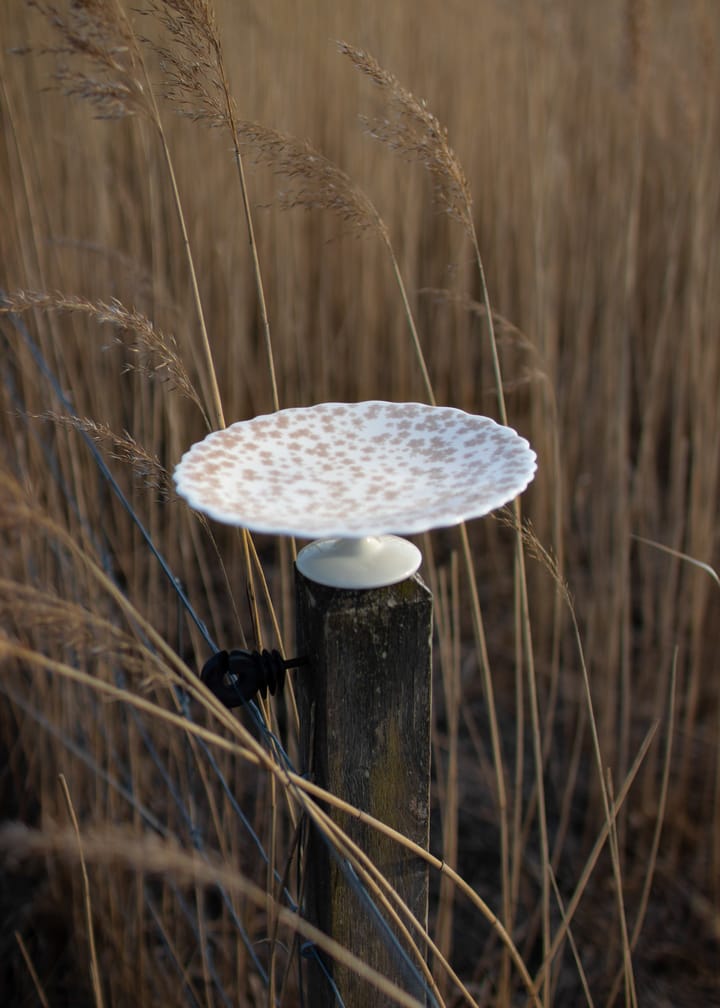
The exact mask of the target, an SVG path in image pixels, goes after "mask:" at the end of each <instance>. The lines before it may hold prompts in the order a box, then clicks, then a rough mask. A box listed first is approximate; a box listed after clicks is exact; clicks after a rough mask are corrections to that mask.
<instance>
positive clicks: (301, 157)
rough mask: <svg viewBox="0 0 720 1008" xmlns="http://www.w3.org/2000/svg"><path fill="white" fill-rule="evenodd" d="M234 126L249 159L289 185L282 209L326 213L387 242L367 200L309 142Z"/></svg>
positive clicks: (384, 230) (249, 125) (248, 124)
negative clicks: (379, 235) (377, 234)
mask: <svg viewBox="0 0 720 1008" xmlns="http://www.w3.org/2000/svg"><path fill="white" fill-rule="evenodd" d="M236 126H237V132H238V136H239V137H240V140H241V142H242V144H243V145H244V146H246V147H247V148H248V150H249V152H250V154H251V157H252V158H253V160H254V161H255V162H256V163H257V164H262V165H267V166H268V167H269V168H270V169H271V171H272V172H274V173H275V174H277V175H282V176H283V177H284V178H286V179H288V180H289V182H290V183H291V187H290V188H289V189H287V190H285V191H283V192H281V193H280V202H281V205H282V206H283V207H284V208H286V209H290V208H292V207H301V208H302V209H304V210H330V211H332V212H333V213H335V214H337V215H338V216H339V217H340V218H341V219H342V220H344V221H345V222H346V223H348V224H350V225H351V226H352V227H353V229H356V230H358V231H364V230H367V229H371V230H373V231H377V232H379V233H380V234H381V235H382V236H383V237H384V238H385V239H386V240H387V228H386V227H385V224H384V222H383V220H382V218H381V217H380V214H379V213H378V211H377V210H376V208H375V206H374V204H373V203H372V201H371V200H370V198H369V197H368V196H367V195H366V194H365V193H364V192H363V191H362V189H361V188H360V187H359V186H358V185H357V184H356V183H355V182H353V180H352V179H351V178H350V176H349V175H348V174H347V173H346V172H344V171H342V169H341V168H339V167H338V166H337V165H336V164H334V163H333V162H332V161H330V160H329V159H328V158H326V157H325V155H324V154H321V153H320V152H319V151H317V150H316V149H315V148H314V147H313V146H312V145H311V144H310V143H308V142H307V141H305V140H299V139H297V138H296V137H293V136H290V135H288V134H287V133H281V132H280V131H279V130H275V129H272V128H271V127H269V126H263V125H262V124H261V123H254V122H243V121H241V120H239V121H238V122H237V123H236Z"/></svg>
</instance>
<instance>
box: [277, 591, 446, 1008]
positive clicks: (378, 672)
mask: <svg viewBox="0 0 720 1008" xmlns="http://www.w3.org/2000/svg"><path fill="white" fill-rule="evenodd" d="M296 595H297V637H298V651H299V653H301V654H303V655H306V656H307V657H308V659H309V665H308V666H306V667H305V668H303V670H302V671H301V672H300V673H298V675H297V690H298V700H299V705H300V716H301V721H302V729H301V731H302V752H303V761H304V762H303V768H304V770H305V771H306V772H308V773H309V774H310V776H311V778H312V779H313V780H314V781H315V783H317V784H319V785H320V786H321V787H324V788H326V789H327V790H328V791H330V792H332V793H333V794H334V795H337V796H338V797H340V798H342V799H343V800H345V801H347V802H349V803H350V804H352V805H354V806H356V807H357V808H359V809H361V810H363V811H365V812H369V813H370V814H371V815H373V816H374V817H376V818H377V819H380V820H382V821H383V822H384V823H387V825H389V826H391V827H392V828H393V829H395V830H397V831H399V832H400V833H402V834H404V835H405V836H407V837H410V839H412V840H414V841H415V842H416V843H418V844H420V845H422V846H423V847H425V848H426V849H427V846H428V831H429V819H430V709H431V707H430V705H431V635H432V596H431V594H430V592H429V590H428V588H427V587H426V586H425V584H424V583H423V581H422V580H421V579H420V578H419V577H418V576H417V575H415V576H414V577H412V578H409V579H407V580H406V581H402V582H400V583H399V584H394V585H389V586H386V587H383V588H373V589H370V590H362V591H347V590H345V589H337V588H328V587H325V586H323V585H320V584H317V583H316V582H314V581H310V580H308V579H307V578H305V577H304V576H303V575H302V574H300V573H299V572H298V571H296ZM333 817H334V818H335V819H336V821H337V822H338V823H339V824H340V825H341V826H342V828H343V829H344V830H345V831H346V832H347V833H348V835H349V836H350V837H351V838H352V840H354V841H355V842H356V843H357V844H358V845H359V846H360V847H361V848H362V850H363V851H365V853H367V854H368V855H369V857H370V858H371V859H372V860H373V862H374V863H375V864H376V865H377V867H378V868H379V869H380V871H381V872H382V874H383V875H384V876H385V878H386V879H387V880H388V882H390V883H391V885H392V886H393V887H394V888H395V889H396V890H397V891H398V893H399V895H400V896H401V897H402V899H403V900H404V901H405V902H406V903H407V905H408V906H409V907H410V909H411V910H412V912H413V913H414V915H415V916H416V918H417V919H418V920H419V921H420V923H421V924H422V925H423V926H426V925H427V902H428V874H427V864H426V862H424V861H422V860H421V859H419V858H417V857H415V856H414V855H412V854H411V853H409V852H408V851H407V850H405V849H404V848H403V847H401V846H400V845H398V844H397V843H396V842H394V841H392V840H390V839H389V838H387V837H385V836H383V835H381V834H380V833H378V832H377V831H376V830H373V829H371V828H369V827H368V826H366V825H364V824H363V823H361V822H359V821H358V820H357V819H356V818H352V817H350V816H341V815H339V814H337V813H333ZM304 864H305V866H306V875H305V881H304V903H305V909H306V913H307V914H308V916H309V918H310V919H311V920H312V921H313V923H315V924H317V925H318V926H319V927H320V928H322V930H323V931H325V932H326V933H327V934H329V935H331V937H333V938H334V939H335V940H336V941H339V942H340V943H341V944H343V945H344V946H346V947H347V948H349V949H350V951H352V952H353V953H354V954H355V955H357V956H359V957H360V958H361V959H362V960H363V961H364V962H365V963H367V964H368V965H369V966H372V967H373V968H374V969H376V970H378V971H379V972H381V973H383V975H385V976H387V977H388V978H389V979H391V980H392V981H393V982H394V983H396V984H398V986H400V987H402V988H403V989H405V990H407V991H408V993H410V994H413V995H414V996H416V997H418V998H419V999H421V1000H424V989H423V986H422V984H421V983H419V982H418V980H417V977H414V976H413V971H412V970H409V969H408V968H407V965H406V964H404V963H403V961H402V957H401V956H400V955H399V954H398V952H397V950H395V949H393V947H392V942H391V940H390V939H389V937H388V936H387V935H383V934H382V932H381V930H379V928H378V923H377V921H376V920H375V919H374V915H373V913H372V912H371V911H370V909H369V907H368V906H367V905H366V904H364V903H363V901H362V899H361V898H360V897H359V896H358V894H357V892H355V891H353V887H352V886H350V885H348V882H347V880H346V878H345V876H344V875H343V873H342V871H341V870H340V867H339V865H338V862H337V861H336V859H334V858H333V857H332V856H331V854H330V852H329V850H328V847H327V845H326V843H325V842H324V840H323V839H322V837H320V836H319V835H318V834H317V832H316V831H315V830H314V829H310V830H309V833H308V839H307V847H306V851H305V858H304ZM327 966H328V967H329V969H330V971H331V973H332V976H333V980H334V982H335V984H336V985H337V987H338V990H339V992H340V994H341V996H342V998H343V1001H344V1004H345V1005H346V1006H347V1008H360V1006H366V1005H368V1004H372V1005H384V1004H385V1003H386V1001H385V1000H384V999H383V998H382V997H381V996H380V995H379V993H378V992H377V991H374V990H371V989H370V988H369V987H368V985H367V983H366V982H365V981H363V980H360V979H359V978H358V977H357V976H356V975H355V974H354V973H352V972H351V971H350V970H348V969H346V968H344V967H342V966H341V965H340V964H337V963H335V964H332V963H328V964H327ZM307 977H308V993H309V1003H310V1004H312V1005H313V1006H318V1008H325V1006H329V1005H334V1004H336V1000H335V996H334V993H333V991H332V989H331V987H330V985H329V983H328V981H327V978H326V977H325V976H324V975H323V973H322V970H321V969H320V968H319V967H318V966H317V965H313V963H312V961H311V960H310V961H309V965H308V973H307ZM387 1003H388V1004H390V1003H391V1002H389V1001H388V1002H387Z"/></svg>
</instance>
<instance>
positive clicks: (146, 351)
mask: <svg viewBox="0 0 720 1008" xmlns="http://www.w3.org/2000/svg"><path fill="white" fill-rule="evenodd" d="M34 309H37V310H39V311H46V312H47V311H55V312H63V313H68V314H71V315H84V316H86V317H88V318H91V319H93V321H95V322H97V323H98V324H100V325H110V326H112V327H113V328H115V329H118V330H120V331H121V332H124V333H132V334H133V336H134V340H133V341H132V342H130V343H126V342H125V341H124V340H118V343H121V344H122V345H123V346H126V347H127V348H128V349H129V350H130V351H131V352H132V353H134V354H137V355H138V357H139V363H138V364H137V365H135V366H134V365H131V364H128V365H127V366H126V370H137V371H138V372H139V373H141V374H143V375H145V376H147V377H149V378H158V377H160V378H162V379H163V380H165V381H167V382H168V384H169V387H170V388H171V389H176V390H177V391H178V392H180V393H181V394H182V395H183V396H185V397H186V398H187V399H189V400H190V401H191V402H192V403H194V404H195V406H197V408H198V409H199V410H200V412H201V413H202V415H203V418H204V419H205V421H206V423H207V416H206V414H205V410H204V408H203V405H202V402H201V401H200V397H199V395H198V393H197V391H196V389H195V386H194V385H193V383H192V381H191V380H190V376H189V375H188V373H187V370H186V368H185V365H184V363H183V361H182V359H181V357H180V354H179V351H178V347H177V341H176V340H175V337H174V336H172V335H171V334H169V333H165V332H163V331H162V330H161V329H158V328H157V327H156V326H155V325H154V324H153V323H152V322H151V320H150V319H149V318H147V316H146V315H143V314H142V313H141V312H139V311H137V310H136V309H135V308H127V307H126V306H125V305H123V304H122V303H121V302H120V301H118V300H117V298H112V299H111V300H110V301H90V300H89V299H88V298H83V297H78V296H75V295H67V294H61V293H59V292H57V291H52V292H46V291H26V290H21V291H14V292H12V293H10V294H3V296H2V298H1V299H0V315H1V314H10V315H13V314H15V315H21V314H23V313H25V312H29V311H32V310H34Z"/></svg>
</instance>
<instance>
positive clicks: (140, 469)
mask: <svg viewBox="0 0 720 1008" xmlns="http://www.w3.org/2000/svg"><path fill="white" fill-rule="evenodd" d="M34 416H36V417H37V418H38V419H41V420H51V421H52V422H53V423H54V424H56V425H57V426H59V427H69V428H71V429H72V430H78V431H83V433H85V434H89V435H90V437H91V438H92V439H93V441H95V442H96V444H99V445H106V446H107V448H108V452H109V456H110V458H112V459H115V460H116V461H117V462H122V463H124V464H125V465H128V466H129V467H130V469H131V470H132V473H133V476H135V478H136V479H138V480H140V481H141V482H142V484H143V485H144V486H145V487H147V488H148V489H149V490H155V491H156V492H157V495H158V500H161V501H167V500H170V499H171V497H172V478H171V476H170V473H169V472H168V471H167V469H166V468H165V467H164V466H163V464H162V463H161V461H160V459H159V458H158V457H157V455H153V454H151V453H150V452H149V451H147V450H146V449H145V448H143V446H142V445H140V444H138V443H137V441H136V440H135V438H134V437H133V436H132V435H131V434H129V433H128V431H123V432H122V434H117V433H116V432H115V431H113V430H111V429H110V427H108V425H107V424H103V423H98V422H97V421H96V420H91V419H90V418H89V417H77V416H64V415H62V414H59V413H52V412H47V413H41V414H34Z"/></svg>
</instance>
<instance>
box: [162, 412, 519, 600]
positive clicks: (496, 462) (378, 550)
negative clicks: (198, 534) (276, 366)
mask: <svg viewBox="0 0 720 1008" xmlns="http://www.w3.org/2000/svg"><path fill="white" fill-rule="evenodd" d="M535 470H536V456H535V453H534V452H533V451H532V449H531V448H530V446H529V444H528V442H527V441H526V440H525V439H524V438H522V437H520V436H519V435H518V434H516V432H515V431H514V430H512V429H511V428H509V427H503V426H501V425H500V424H497V423H495V421H494V420H491V419H489V418H488V417H483V416H474V415H472V414H469V413H464V412H463V411H462V410H458V409H453V408H451V407H441V406H426V405H424V404H422V403H390V402H361V403H321V404H319V405H317V406H310V407H305V408H298V409H286V410H280V411H279V412H277V413H271V414H268V415H266V416H258V417H255V418H254V419H252V420H244V421H241V422H239V423H235V424H232V425H231V426H230V427H227V428H226V429H225V430H220V431H215V432H213V433H212V434H209V435H208V436H207V437H206V438H205V439H204V440H203V441H200V442H198V443H197V444H195V445H193V446H192V448H190V449H189V451H187V452H186V453H185V455H183V457H182V459H181V461H180V463H179V464H178V466H177V468H176V469H175V474H174V478H175V485H176V488H177V491H178V493H179V494H180V496H181V497H184V498H185V499H186V500H187V501H188V503H189V504H190V506H191V507H193V508H195V509H196V510H198V511H202V512H203V513H205V514H207V515H209V516H210V517H211V518H214V519H216V520H217V521H221V522H225V523H226V524H230V525H240V526H243V527H245V528H249V529H251V530H253V531H255V532H267V533H271V534H275V535H289V536H297V537H299V538H313V539H316V540H317V541H315V542H312V543H310V545H308V546H306V547H305V548H304V549H303V550H301V551H300V553H299V555H298V558H297V566H298V569H299V570H300V572H301V573H302V574H304V575H305V577H308V578H310V579H311V580H313V581H316V582H318V583H320V584H324V585H329V586H331V587H335V588H348V589H360V588H377V587H380V586H382V585H388V584H395V583H396V582H398V581H403V580H405V578H408V577H410V576H411V575H413V574H414V573H415V572H416V571H417V569H418V568H419V566H420V563H421V561H422V556H421V554H420V551H419V550H418V548H417V547H416V546H415V545H414V544H413V543H411V542H408V541H407V540H406V539H402V538H400V537H399V536H398V535H393V534H392V533H402V534H406V535H409V534H413V533H418V532H425V531H427V530H429V529H431V528H438V527H442V526H448V525H457V524H458V523H460V522H462V521H465V520H467V519H469V518H477V517H480V516H481V515H484V514H488V513H489V512H490V511H493V510H495V508H498V507H501V506H502V505H503V504H506V503H507V502H508V501H510V500H512V499H513V498H514V497H516V496H517V495H518V494H520V493H522V491H523V490H525V488H526V487H527V485H528V484H529V483H530V481H531V480H532V478H533V476H534V474H535Z"/></svg>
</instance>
